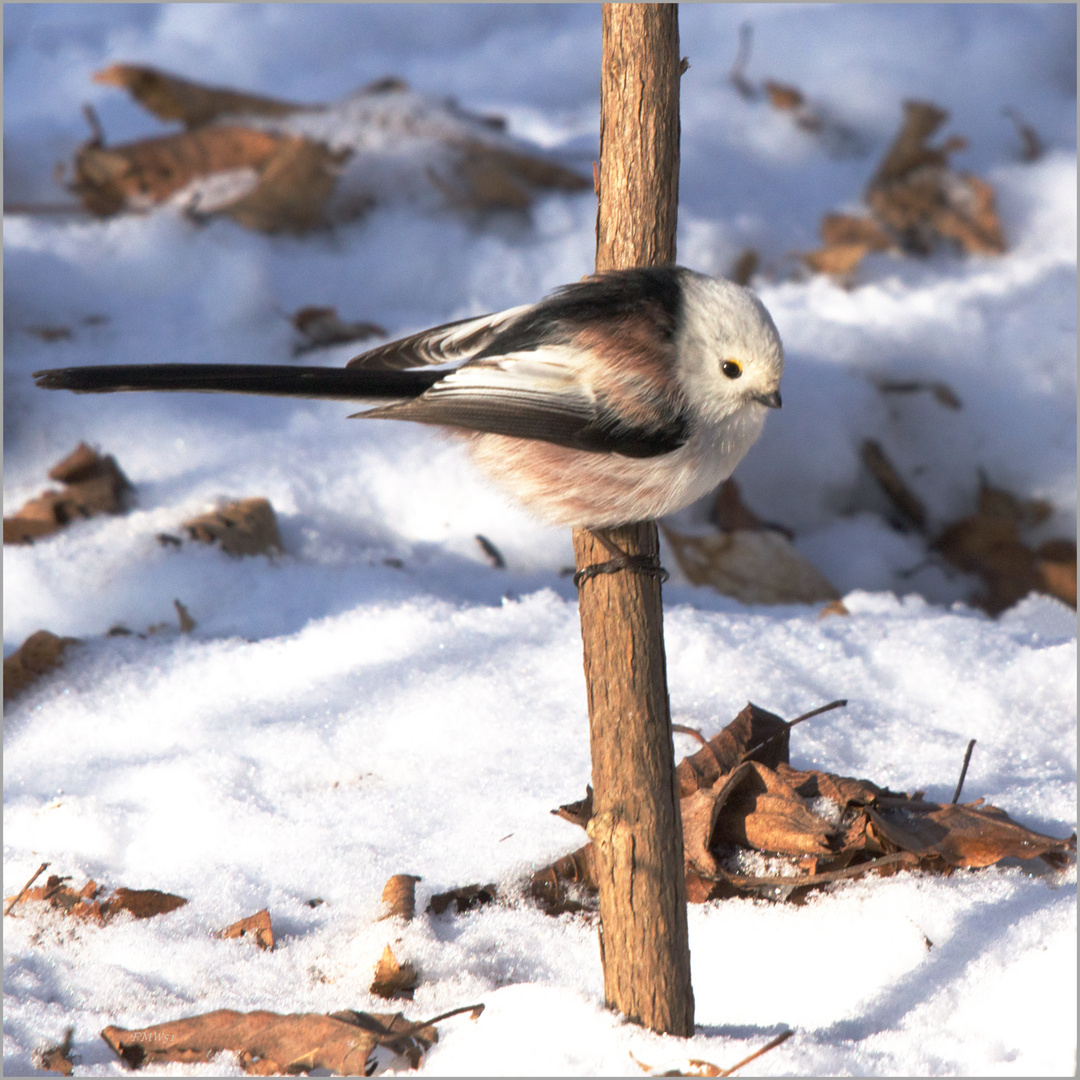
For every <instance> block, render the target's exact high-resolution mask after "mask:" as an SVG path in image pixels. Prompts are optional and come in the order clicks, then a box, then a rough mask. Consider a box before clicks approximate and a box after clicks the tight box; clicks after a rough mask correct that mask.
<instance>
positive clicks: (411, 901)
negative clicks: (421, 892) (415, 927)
mask: <svg viewBox="0 0 1080 1080" xmlns="http://www.w3.org/2000/svg"><path fill="white" fill-rule="evenodd" d="M419 880H420V878H418V877H417V876H416V875H415V874H394V875H393V877H391V878H388V879H387V882H386V884H385V885H384V886H383V891H382V904H383V908H384V911H383V914H382V915H380V916H379V918H380V919H390V918H394V917H397V918H400V919H404V920H405V921H406V922H409V921H410V920H411V919H412V917H413V916H414V915H415V914H416V883H417V882H418V881H419Z"/></svg>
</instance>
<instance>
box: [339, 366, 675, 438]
mask: <svg viewBox="0 0 1080 1080" xmlns="http://www.w3.org/2000/svg"><path fill="white" fill-rule="evenodd" d="M581 359H582V358H581V357H580V355H579V354H575V352H574V351H573V350H572V349H568V348H567V347H560V346H555V347H549V348H543V349H538V350H536V351H534V352H531V353H525V354H518V355H515V356H506V357H499V358H497V359H495V358H492V359H485V360H475V361H472V362H470V363H468V364H465V365H464V366H463V367H460V368H458V369H457V370H456V371H454V372H452V373H451V374H449V375H447V376H446V378H444V379H442V380H441V381H440V382H438V383H436V384H435V385H434V386H432V387H431V389H430V390H427V391H426V392H425V393H423V394H421V395H420V396H419V397H416V398H413V399H411V400H409V401H403V402H400V403H398V404H394V405H386V406H383V407H381V408H378V409H373V410H371V411H369V412H365V413H359V414H357V415H358V416H363V417H369V418H373V419H388V420H413V421H417V422H419V423H422V424H445V425H448V426H450V427H458V428H466V429H468V430H471V431H480V432H487V433H489V434H493V435H509V436H513V437H516V438H524V439H539V440H541V441H543V442H549V443H554V444H555V445H557V446H567V447H571V448H573V449H575V450H590V451H597V452H608V453H617V454H623V455H625V456H627V457H654V456H655V455H657V454H664V453H667V452H669V451H671V450H675V449H677V448H678V447H679V446H681V445H682V444H683V443H684V442H685V434H686V431H685V429H686V421H685V417H684V416H683V415H682V414H681V413H680V412H678V411H668V412H666V413H665V415H663V416H662V417H650V418H649V420H650V422H647V423H628V422H627V421H626V419H625V417H624V416H623V415H622V414H620V413H619V412H618V411H617V410H616V409H615V408H613V407H612V405H611V403H610V402H607V401H605V400H603V398H602V396H601V395H598V394H596V393H595V392H594V391H593V389H592V388H591V387H590V386H589V384H588V382H587V381H586V380H584V379H582V378H581V372H580V366H581V365H580V361H581Z"/></svg>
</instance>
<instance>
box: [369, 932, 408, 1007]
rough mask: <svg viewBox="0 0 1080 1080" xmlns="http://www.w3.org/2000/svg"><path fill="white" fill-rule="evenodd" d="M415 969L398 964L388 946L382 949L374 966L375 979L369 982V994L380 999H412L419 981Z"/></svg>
mask: <svg viewBox="0 0 1080 1080" xmlns="http://www.w3.org/2000/svg"><path fill="white" fill-rule="evenodd" d="M419 978H420V977H419V975H417V973H416V968H414V967H413V966H412V964H409V963H405V964H402V963H399V962H398V959H397V957H396V956H395V955H394V953H393V951H392V950H391V948H390V946H389V945H387V946H386V948H385V949H383V954H382V956H381V957H379V962H378V963H377V964H376V965H375V978H374V979H372V981H371V992H372V993H373V994H378V996H379V997H381V998H388V999H389V998H407V999H409V1000H411V999H412V996H413V991H414V989H415V988H416V984H417V982H418V981H419Z"/></svg>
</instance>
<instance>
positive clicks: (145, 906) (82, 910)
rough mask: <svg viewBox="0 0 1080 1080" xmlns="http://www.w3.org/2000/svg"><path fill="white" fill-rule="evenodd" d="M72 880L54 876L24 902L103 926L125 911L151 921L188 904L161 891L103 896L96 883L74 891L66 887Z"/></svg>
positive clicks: (30, 892) (123, 891)
mask: <svg viewBox="0 0 1080 1080" xmlns="http://www.w3.org/2000/svg"><path fill="white" fill-rule="evenodd" d="M70 880H71V879H70V878H68V877H60V876H59V875H57V874H50V875H49V877H48V879H47V880H46V882H45V884H44V885H39V886H37V887H36V888H33V889H28V890H27V891H26V893H25V895H24V897H23V899H22V903H23V904H26V903H30V902H35V901H36V902H38V903H47V904H48V905H49V907H51V908H53V909H55V910H57V911H63V912H64V913H65V914H67V915H71V916H73V917H74V918H77V919H90V920H92V921H94V922H99V923H105V922H108V921H109V920H110V919H112V918H113V917H114V916H116V915H119V914H120V912H122V911H126V912H128V913H130V914H131V915H134V916H135V918H136V919H150V918H153V917H154V916H155V915H165V914H167V913H168V912H170V911H175V910H176V909H177V908H180V907H183V906H184V905H185V904H186V903H187V900H185V899H184V897H182V896H174V895H173V894H172V893H165V892H159V891H158V890H157V889H125V888H124V887H123V886H121V887H119V888H117V889H116V890H114V891H113V893H112V894H111V895H102V890H101V889H100V888H99V886H98V884H97V882H95V881H88V882H87V883H86V884H85V885H84V886H83V887H82V888H81V889H74V888H72V887H71V886H70V885H68V884H66V883H67V882H68V881H70Z"/></svg>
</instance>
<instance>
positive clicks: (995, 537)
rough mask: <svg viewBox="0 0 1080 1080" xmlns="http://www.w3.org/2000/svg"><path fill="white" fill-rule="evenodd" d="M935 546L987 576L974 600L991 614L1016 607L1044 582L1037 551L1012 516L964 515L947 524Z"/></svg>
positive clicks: (957, 562)
mask: <svg viewBox="0 0 1080 1080" xmlns="http://www.w3.org/2000/svg"><path fill="white" fill-rule="evenodd" d="M933 546H934V550H935V551H938V552H940V553H941V554H942V555H943V556H944V557H945V558H946V559H947V560H948V561H949V562H950V563H952V564H953V566H955V567H957V568H958V569H960V570H964V571H966V572H968V573H973V574H978V575H979V576H980V577H981V578H982V579H983V581H984V582H985V583H986V586H987V588H986V591H985V592H984V593H983V594H981V595H980V596H977V597H975V598H974V600H975V603H977V604H978V605H979V606H980V607H982V608H983V609H984V610H986V611H987V612H989V613H990V614H991V615H996V614H998V613H999V612H1002V611H1004V610H1005V609H1006V608H1008V607H1012V605H1013V604H1015V603H1016V602H1017V600H1022V599H1023V598H1024V597H1025V596H1027V594H1028V593H1029V592H1031V591H1032V590H1033V589H1035V588H1036V587H1037V586H1038V585H1039V584H1040V579H1039V575H1038V572H1037V570H1036V566H1035V553H1034V552H1033V551H1032V550H1031V548H1029V547H1028V546H1027V545H1026V544H1024V543H1023V541H1022V540H1021V539H1020V531H1019V529H1018V528H1017V526H1016V522H1014V521H1010V520H1009V519H1008V518H1000V517H987V516H985V515H981V514H976V515H973V516H972V517H967V518H962V519H961V520H960V521H956V522H953V524H951V525H949V526H947V527H946V528H945V529H944V530H943V531H942V533H941V535H940V536H938V538H937V539H936V540H935V541H934V545H933Z"/></svg>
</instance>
